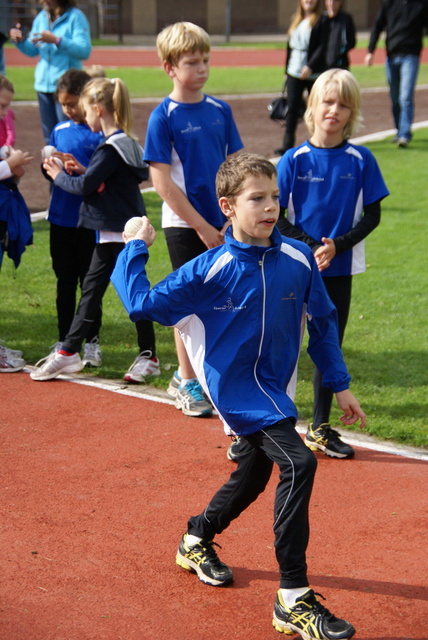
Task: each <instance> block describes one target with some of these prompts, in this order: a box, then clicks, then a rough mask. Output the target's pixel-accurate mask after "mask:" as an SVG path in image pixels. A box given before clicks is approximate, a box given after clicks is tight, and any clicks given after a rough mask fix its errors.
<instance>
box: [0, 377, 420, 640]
mask: <svg viewBox="0 0 428 640" xmlns="http://www.w3.org/2000/svg"><path fill="white" fill-rule="evenodd" d="M80 377H81V378H82V377H83V376H80ZM0 384H1V428H0V446H1V449H0V451H1V484H0V491H1V499H0V513H1V547H0V561H1V566H2V580H1V585H2V586H1V606H0V638H1V639H2V640H159V639H160V638H161V639H162V640H168V639H171V640H218V638H227V639H228V640H261V639H263V640H274V639H275V638H276V639H278V640H280V638H282V637H283V636H279V634H278V633H277V632H276V631H274V630H273V628H272V626H271V614H272V608H273V601H274V597H275V593H276V590H277V587H278V576H277V566H276V562H275V558H274V550H273V534H272V530H271V524H272V517H273V514H272V511H273V496H274V489H275V483H276V480H277V478H276V475H277V474H276V472H274V474H273V477H272V481H271V482H270V484H269V485H268V487H267V490H266V492H265V493H264V494H263V495H262V496H260V497H259V499H258V500H257V501H256V502H255V503H254V504H253V505H251V507H250V508H249V509H247V511H246V512H245V513H244V514H242V515H241V517H240V518H238V519H237V520H235V521H234V522H233V523H232V524H231V526H230V527H229V529H228V530H227V531H225V532H224V533H223V534H222V535H221V536H219V537H218V542H219V543H220V544H221V545H222V549H221V550H220V551H219V555H220V557H221V558H222V559H223V560H224V561H225V562H226V563H228V564H229V565H230V566H231V567H232V568H233V571H234V574H235V583H234V584H233V585H232V586H230V587H228V588H225V589H216V588H213V587H209V586H206V585H203V584H202V583H201V582H199V581H198V580H197V578H196V577H195V576H194V575H191V574H189V573H187V572H186V571H183V570H182V569H180V568H179V567H177V566H176V564H175V553H176V548H177V545H178V542H179V539H180V536H181V534H182V533H183V531H184V530H185V528H186V522H187V518H188V517H189V516H190V515H193V514H195V513H198V512H199V511H200V510H202V509H203V507H204V506H205V504H206V502H207V500H208V499H209V498H210V497H211V495H212V493H213V491H214V490H216V489H217V488H218V487H219V486H220V483H222V482H223V481H224V480H225V479H226V478H227V477H228V474H229V473H230V470H231V469H233V464H232V463H231V462H229V461H228V460H227V459H226V448H227V446H228V444H229V442H228V439H227V438H226V437H225V435H224V434H223V430H222V427H221V425H220V421H219V420H218V419H217V418H211V419H195V418H186V417H184V416H183V415H182V414H181V412H179V411H177V410H176V409H175V408H174V407H173V406H170V405H169V404H159V403H156V402H153V401H149V400H146V399H142V398H141V397H127V396H124V395H119V394H117V393H113V392H111V391H107V390H100V389H97V388H93V387H88V386H81V385H77V384H74V383H72V382H69V381H65V380H60V379H57V380H53V381H51V382H45V383H40V382H34V381H32V380H31V379H30V378H29V376H28V375H27V374H26V373H16V374H9V375H8V374H6V375H3V376H1V383H0ZM120 386H121V383H118V387H120ZM317 457H318V461H319V466H318V471H317V476H316V481H315V487H314V492H313V498H312V502H311V509H310V511H311V514H310V515H311V540H310V544H309V548H308V565H309V576H310V582H311V585H312V586H313V588H314V589H315V591H318V592H320V593H322V594H323V595H324V596H325V597H326V598H327V600H326V603H325V604H326V606H327V607H329V608H331V610H332V611H333V612H334V613H336V614H337V615H340V616H343V617H346V618H347V619H349V620H350V621H351V622H352V623H353V624H354V626H355V627H356V629H357V634H356V636H355V640H428V631H427V620H428V589H427V560H426V556H427V554H426V532H427V529H428V514H427V502H426V489H427V486H428V464H427V463H426V462H423V461H421V460H416V459H410V458H403V457H399V456H396V455H389V454H386V453H381V452H376V451H371V450H368V449H364V448H361V447H358V448H357V450H356V457H355V459H353V460H333V459H331V458H326V457H325V456H324V455H322V454H319V455H317ZM296 640H297V638H296Z"/></svg>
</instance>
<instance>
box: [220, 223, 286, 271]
mask: <svg viewBox="0 0 428 640" xmlns="http://www.w3.org/2000/svg"><path fill="white" fill-rule="evenodd" d="M224 239H225V243H226V247H227V250H228V251H229V252H230V253H231V254H232V255H233V256H234V257H235V258H238V260H245V261H248V262H253V261H257V262H259V261H260V260H261V259H262V258H263V256H264V254H265V253H266V252H267V251H272V252H274V253H278V252H279V251H280V249H281V244H282V238H281V234H280V232H279V229H277V227H274V229H273V231H272V235H271V240H272V244H271V246H270V247H261V246H259V245H249V244H244V243H243V242H238V240H235V238H234V237H233V233H232V227H231V226H230V227H229V228H228V229H227V231H226V234H225V238H224Z"/></svg>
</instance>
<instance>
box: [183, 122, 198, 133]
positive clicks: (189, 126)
mask: <svg viewBox="0 0 428 640" xmlns="http://www.w3.org/2000/svg"><path fill="white" fill-rule="evenodd" d="M201 129H202V127H199V126H198V127H194V126H193V124H192V123H191V122H188V123H187V127H186V128H185V129H182V130H181V131H180V133H195V131H200V130H201Z"/></svg>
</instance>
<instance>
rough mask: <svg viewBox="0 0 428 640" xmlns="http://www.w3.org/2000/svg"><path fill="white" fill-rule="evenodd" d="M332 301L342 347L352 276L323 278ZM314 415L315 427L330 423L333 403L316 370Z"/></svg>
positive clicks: (330, 394) (319, 373)
mask: <svg viewBox="0 0 428 640" xmlns="http://www.w3.org/2000/svg"><path fill="white" fill-rule="evenodd" d="M323 281H324V284H325V286H326V289H327V293H328V295H329V297H330V300H331V301H332V303H333V304H334V306H335V307H336V309H337V319H338V327H339V343H340V345H341V346H342V342H343V336H344V334H345V328H346V323H347V322H348V316H349V309H350V306H351V290H352V276H332V277H330V278H328V277H325V278H323ZM313 383H314V415H313V426H314V428H316V427H319V425H320V424H323V423H328V422H330V411H331V403H332V400H333V391H332V390H331V389H329V388H327V387H323V386H322V374H321V372H320V371H319V370H318V369H317V368H315V371H314V378H313Z"/></svg>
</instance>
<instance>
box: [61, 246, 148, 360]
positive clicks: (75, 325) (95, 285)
mask: <svg viewBox="0 0 428 640" xmlns="http://www.w3.org/2000/svg"><path fill="white" fill-rule="evenodd" d="M123 247H124V244H123V243H122V242H106V243H100V244H96V245H95V248H94V251H93V254H92V259H91V264H90V266H89V269H88V272H87V274H86V276H85V279H84V281H83V285H82V296H81V298H80V301H79V304H78V307H77V311H76V314H75V316H74V318H73V322H72V323H71V327H70V330H69V332H68V334H67V336H66V338H65V340H64V343H63V348H64V349H66V350H67V351H70V352H78V351H80V349H81V347H82V342H83V341H84V340H85V339H86V337H87V335H88V334H89V332H90V331H91V330H93V326H94V323H95V322H96V319H97V314H98V311H99V308H100V305H101V301H102V299H103V296H104V294H105V292H106V290H107V287H108V285H109V283H110V276H111V274H112V273H113V269H114V267H115V264H116V260H117V257H118V255H119V253H120V252H121V251H122V249H123ZM135 326H136V329H137V336H138V348H139V351H140V352H141V351H151V352H152V355H153V356H154V355H156V344H155V332H154V328H153V323H152V322H151V320H138V321H137V322H136V323H135Z"/></svg>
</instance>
